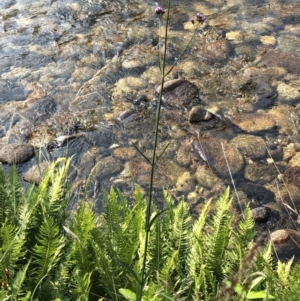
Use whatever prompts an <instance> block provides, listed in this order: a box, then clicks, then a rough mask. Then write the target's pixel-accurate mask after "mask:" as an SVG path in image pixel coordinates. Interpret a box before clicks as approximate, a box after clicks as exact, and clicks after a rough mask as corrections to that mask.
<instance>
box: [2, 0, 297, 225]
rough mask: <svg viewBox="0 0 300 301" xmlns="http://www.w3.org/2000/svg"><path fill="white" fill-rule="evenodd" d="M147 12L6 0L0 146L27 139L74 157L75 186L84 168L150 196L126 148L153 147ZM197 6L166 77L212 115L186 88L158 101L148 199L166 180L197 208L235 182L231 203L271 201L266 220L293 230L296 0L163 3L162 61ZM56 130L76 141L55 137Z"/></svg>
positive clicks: (154, 58) (127, 4) (102, 184)
mask: <svg viewBox="0 0 300 301" xmlns="http://www.w3.org/2000/svg"><path fill="white" fill-rule="evenodd" d="M159 4H160V5H161V6H166V4H167V1H161V2H160V3H159ZM154 7H155V3H154V2H153V1H125V0H116V1H101V0H98V1H96V0H90V1H82V0H78V1H70V0H59V1H56V0H47V1H32V0H30V1H29V0H2V1H1V3H0V17H1V18H2V22H1V25H0V67H1V68H0V91H1V94H0V120H1V124H0V145H6V144H12V143H30V144H32V145H33V146H34V147H35V148H36V149H37V153H39V156H40V158H41V159H42V160H53V159H55V158H57V157H59V156H62V155H72V156H73V161H72V166H73V167H72V174H71V177H72V182H73V189H78V191H79V189H80V187H81V185H82V183H83V182H84V180H85V179H86V177H87V176H89V175H90V174H91V173H92V175H93V176H92V186H93V187H92V188H91V195H92V194H93V193H94V191H98V190H97V189H101V188H105V189H108V187H109V186H110V185H112V184H113V185H115V186H116V187H118V188H120V189H122V190H123V191H124V192H125V193H126V194H128V195H130V193H131V192H132V189H133V186H134V184H135V183H138V184H140V185H141V186H142V188H143V189H144V190H145V191H147V190H146V189H147V186H148V183H149V166H148V165H147V163H146V162H145V160H144V159H143V157H142V156H141V155H140V154H139V153H138V152H137V150H136V149H135V148H134V146H133V144H136V145H137V146H138V147H139V149H141V150H142V151H143V152H144V153H145V155H146V156H151V148H152V141H153V132H154V119H155V109H156V101H157V95H156V94H155V89H156V88H157V87H158V86H159V84H160V73H159V68H158V49H159V48H160V47H159V46H161V47H164V43H163V42H164V41H163V38H162V39H159V35H161V36H163V33H162V32H163V29H164V27H163V24H164V22H165V21H164V20H162V21H161V22H160V21H159V18H158V17H157V16H155V15H154ZM197 12H201V13H203V14H205V15H206V16H207V19H206V21H205V22H204V24H203V25H201V26H200V27H199V28H198V30H197V33H196V35H195V38H194V40H193V42H192V43H191V44H190V47H188V49H187V51H186V53H185V55H184V56H183V57H182V60H180V62H179V63H178V64H177V65H176V67H175V68H174V69H173V71H172V72H171V74H170V75H169V76H168V78H167V80H171V79H185V80H187V81H188V82H190V83H192V84H193V85H194V86H195V87H196V88H197V89H198V90H197V89H196V88H195V89H196V90H195V91H196V92H195V94H193V97H194V98H195V104H198V105H200V106H201V107H202V108H204V109H205V110H207V111H208V112H210V113H211V114H212V116H213V121H210V122H209V123H207V122H204V123H201V122H198V123H197V122H196V123H191V122H189V120H188V114H189V110H190V109H191V107H185V106H184V104H182V103H181V100H182V99H183V98H184V97H185V96H186V95H187V94H188V93H189V92H191V91H190V90H189V89H190V88H189V87H192V86H186V87H187V88H184V87H183V88H182V90H180V89H181V88H179V91H177V90H176V91H177V92H176V91H175V92H174V93H175V94H176V93H177V94H176V95H175V96H174V94H173V95H172V93H173V92H170V95H169V96H168V95H166V96H165V102H164V106H163V111H162V122H161V125H160V127H159V130H160V142H159V149H160V150H163V149H164V147H165V146H166V144H167V143H169V141H171V144H170V146H169V147H168V148H167V150H166V152H165V154H164V156H163V157H162V158H161V160H160V161H159V164H158V166H157V170H156V176H155V196H156V203H157V205H159V206H161V205H162V199H161V187H162V186H164V187H165V189H167V190H168V191H170V192H171V193H172V194H173V195H174V196H176V197H180V196H185V198H186V201H187V202H189V204H190V207H191V213H192V214H194V215H197V212H198V211H199V210H201V206H202V204H203V202H204V200H205V199H207V198H210V197H214V198H216V196H217V195H218V193H220V192H221V191H222V190H223V189H224V187H226V186H227V185H231V186H232V183H233V181H234V183H235V185H236V190H237V194H238V196H239V200H238V198H237V197H235V203H236V208H237V210H239V209H240V207H243V206H244V205H245V203H247V202H251V204H252V206H254V207H257V206H262V205H263V206H268V207H270V208H271V209H272V210H273V211H274V212H275V213H278V212H279V213H280V218H277V219H276V218H275V217H274V218H273V217H272V216H270V218H269V219H268V221H267V223H265V224H263V225H262V226H263V227H267V228H271V229H272V228H280V227H287V226H288V227H292V228H297V225H298V224H297V217H298V208H299V205H300V191H299V190H300V181H299V179H300V178H299V175H300V166H299V164H300V141H299V100H300V93H299V91H298V90H299V87H300V79H299V75H300V13H299V12H300V2H299V1H298V0H281V1H280V0H228V1H222V0H211V1H192V0H190V1H172V8H171V11H170V16H171V19H170V29H169V38H168V43H167V58H166V61H167V68H170V67H171V66H172V64H173V63H174V62H175V60H176V58H178V56H179V55H180V53H181V51H182V50H183V49H184V47H185V45H186V44H187V43H188V42H189V40H190V38H191V36H192V33H193V28H194V27H193V25H192V23H191V22H190V21H189V20H190V18H191V17H193V16H194V15H195V14H196V13H197ZM160 26H161V31H159V27H160ZM194 86H193V87H194ZM185 89H187V90H185ZM192 89H194V88H192ZM180 93H181V94H180ZM183 96H184V97H183ZM174 97H175V98H174ZM176 97H177V98H176ZM174 99H175V100H174ZM169 100H170V101H169ZM172 101H173V102H174V103H173V104H174V105H172V106H170V103H172ZM176 101H177V102H176ZM193 101H194V100H193ZM182 102H183V101H182ZM62 135H72V139H69V140H68V141H67V143H65V144H61V145H59V144H57V143H56V144H55V141H56V140H57V138H58V137H61V136H62ZM56 142H57V141H56ZM199 145H200V147H201V149H200V151H199ZM221 146H223V148H222V147H221ZM197 147H198V149H197ZM236 149H237V150H238V151H234V150H236ZM203 150H205V153H206V155H205V156H203V153H202V156H201V152H202V151H203ZM203 159H204V160H203ZM225 159H226V160H225ZM227 159H228V160H227ZM205 161H206V162H205ZM226 161H227V162H226ZM207 163H208V164H207ZM274 163H275V164H274ZM34 164H36V159H35V158H33V159H31V160H30V161H28V162H26V163H24V164H20V165H19V170H20V172H22V173H25V172H26V171H27V170H28V169H29V168H30V167H32V166H33V165H34ZM228 167H229V170H230V171H232V172H231V173H229V172H228ZM5 168H8V166H7V165H5ZM224 169H226V171H224ZM230 174H231V176H232V179H231V177H230ZM280 174H282V175H283V178H284V179H285V182H283V181H282V176H281V175H280ZM95 189H96V190H95ZM97 193H98V192H97ZM99 193H100V192H99ZM75 202H76V201H75ZM288 206H289V207H290V208H292V209H293V210H290V209H289V208H288ZM100 208H101V201H100V200H99V210H101V209H100ZM274 216H276V214H275V215H274ZM291 216H293V218H291Z"/></svg>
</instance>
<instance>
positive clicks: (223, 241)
mask: <svg viewBox="0 0 300 301" xmlns="http://www.w3.org/2000/svg"><path fill="white" fill-rule="evenodd" d="M69 164H70V160H67V159H59V160H58V161H57V162H55V163H53V164H52V165H51V167H50V168H49V171H48V173H47V175H46V176H45V178H44V179H43V180H42V182H41V184H40V185H39V186H38V187H35V186H29V187H28V188H27V189H25V190H24V189H23V188H22V187H21V185H20V180H19V177H18V175H17V172H16V169H15V167H12V169H11V171H10V174H9V175H8V176H6V175H5V174H4V171H3V169H0V205H1V206H0V208H1V210H0V217H1V228H0V277H1V287H0V300H136V299H137V293H138V292H139V289H140V285H141V282H140V279H139V277H138V276H137V275H139V273H140V272H141V270H142V267H143V255H144V252H145V249H144V246H145V245H144V241H145V235H146V230H145V223H146V217H145V212H146V211H147V203H146V201H145V198H144V196H143V194H142V193H141V191H140V189H139V187H136V188H135V193H134V195H133V198H132V201H131V202H130V205H129V202H128V201H127V199H126V198H125V197H124V195H123V194H122V193H121V192H120V191H115V190H114V189H113V188H111V189H110V192H109V193H107V194H106V195H105V199H104V200H103V207H104V209H103V213H102V214H101V215H99V216H98V215H96V214H95V212H94V208H93V204H91V203H89V202H87V201H85V200H84V199H81V202H80V204H79V207H78V209H77V210H76V212H75V213H74V214H73V215H72V216H69V215H68V214H67V207H66V206H67V203H68V200H69V196H68V194H67V188H66V187H67V186H66V182H67V167H68V165H69ZM164 197H165V200H166V210H165V211H164V212H163V213H161V214H158V213H159V212H160V211H158V209H157V208H155V206H153V207H152V211H151V220H152V225H151V228H150V235H149V237H150V239H149V245H148V252H147V257H146V270H147V277H146V282H145V283H144V289H143V294H142V296H141V298H142V300H144V301H146V300H158V301H160V300H161V301H164V300H208V301H210V300H212V301H213V300H238V301H240V300H253V299H255V300H271V299H274V298H275V300H284V301H285V300H295V294H296V293H297V292H298V291H299V290H300V288H299V287H300V272H299V271H300V269H299V267H296V268H294V269H292V267H291V264H292V261H289V262H288V263H281V262H278V263H277V264H274V262H273V260H272V253H271V246H270V245H268V246H267V248H266V249H265V250H264V252H262V253H259V252H257V250H256V247H255V246H254V245H253V243H252V239H253V236H254V231H253V219H252V217H251V214H250V210H249V208H246V209H245V211H244V218H243V219H242V220H240V221H239V222H234V220H233V217H232V214H231V213H230V208H231V203H232V200H231V199H230V198H229V189H226V190H225V192H224V193H223V194H222V195H221V196H220V197H219V199H218V200H217V202H216V204H215V206H214V210H213V211H212V212H211V211H210V205H211V202H210V201H208V202H207V203H205V204H204V206H203V208H202V211H201V213H200V215H199V218H198V219H197V220H195V221H193V220H192V219H191V217H190V214H189V208H188V206H187V204H186V203H185V202H184V201H183V200H180V201H179V202H178V203H177V204H176V203H175V202H174V200H173V199H172V197H171V196H170V195H169V194H168V193H167V192H164ZM12 217H15V218H12ZM154 217H155V219H153V218H154Z"/></svg>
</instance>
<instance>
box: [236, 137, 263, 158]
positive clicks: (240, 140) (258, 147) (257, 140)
mask: <svg viewBox="0 0 300 301" xmlns="http://www.w3.org/2000/svg"><path fill="white" fill-rule="evenodd" d="M230 144H232V145H234V146H235V147H236V148H238V149H239V151H240V152H241V153H242V154H243V155H244V156H247V157H250V158H251V159H259V158H262V157H264V156H265V155H266V153H267V149H266V146H265V143H264V140H263V139H262V138H261V137H258V136H252V135H238V136H237V137H235V138H233V139H232V140H231V142H230Z"/></svg>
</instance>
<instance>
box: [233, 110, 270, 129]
mask: <svg viewBox="0 0 300 301" xmlns="http://www.w3.org/2000/svg"><path fill="white" fill-rule="evenodd" d="M270 117H271V116H270V115H268V114H266V113H240V114H236V115H234V116H232V117H231V122H232V123H233V124H235V125H237V126H238V127H240V128H241V129H242V130H244V131H246V132H248V133H251V132H258V131H265V130H270V129H272V128H273V127H274V126H275V121H274V120H273V119H271V118H270Z"/></svg>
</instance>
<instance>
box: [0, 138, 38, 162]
mask: <svg viewBox="0 0 300 301" xmlns="http://www.w3.org/2000/svg"><path fill="white" fill-rule="evenodd" d="M33 156H34V149H33V146H32V145H30V144H28V143H24V144H18V143H13V144H8V145H5V146H3V147H2V148H1V149H0V162H2V163H7V164H18V163H23V162H26V161H28V160H29V159H30V158H32V157H33Z"/></svg>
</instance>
